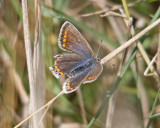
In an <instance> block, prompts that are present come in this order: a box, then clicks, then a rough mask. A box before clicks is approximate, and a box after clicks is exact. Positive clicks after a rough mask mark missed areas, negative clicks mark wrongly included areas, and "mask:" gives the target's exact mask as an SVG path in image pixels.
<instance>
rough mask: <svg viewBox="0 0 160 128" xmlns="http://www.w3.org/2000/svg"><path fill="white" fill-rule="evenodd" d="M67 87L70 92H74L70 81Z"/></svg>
mask: <svg viewBox="0 0 160 128" xmlns="http://www.w3.org/2000/svg"><path fill="white" fill-rule="evenodd" d="M67 87H68V89H69V90H72V89H73V88H72V87H71V82H70V81H68V82H67Z"/></svg>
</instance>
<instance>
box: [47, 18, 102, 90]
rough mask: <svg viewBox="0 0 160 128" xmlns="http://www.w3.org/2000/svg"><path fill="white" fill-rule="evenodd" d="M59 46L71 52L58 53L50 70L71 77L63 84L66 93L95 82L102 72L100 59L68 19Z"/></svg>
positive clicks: (55, 74)
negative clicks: (84, 84)
mask: <svg viewBox="0 0 160 128" xmlns="http://www.w3.org/2000/svg"><path fill="white" fill-rule="evenodd" d="M58 45H59V47H60V48H61V49H62V50H64V51H69V52H71V53H67V54H59V55H56V56H55V57H54V58H55V63H54V65H53V66H52V67H50V70H51V71H52V73H53V75H54V76H55V77H56V78H59V77H61V76H62V75H64V74H66V75H67V76H68V77H69V78H68V79H67V80H66V81H65V82H64V84H63V90H64V92H65V93H71V92H73V91H75V90H76V89H77V88H78V87H79V86H80V84H82V83H89V82H93V81H95V80H96V79H97V77H98V76H99V75H100V74H101V72H102V69H103V66H102V65H101V64H100V59H98V58H94V54H93V51H92V49H91V47H90V46H89V44H88V42H87V41H86V40H85V39H84V37H83V36H82V35H81V34H80V32H79V31H78V30H77V29H76V27H74V26H73V25H72V24H71V23H70V22H68V21H66V22H65V23H64V24H63V25H62V27H61V30H60V35H59V40H58Z"/></svg>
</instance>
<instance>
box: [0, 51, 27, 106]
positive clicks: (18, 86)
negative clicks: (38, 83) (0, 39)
mask: <svg viewBox="0 0 160 128" xmlns="http://www.w3.org/2000/svg"><path fill="white" fill-rule="evenodd" d="M0 58H1V59H2V60H3V62H4V64H5V66H6V67H8V68H9V73H10V74H11V76H12V77H13V80H14V82H15V87H16V90H17V92H18V93H19V97H20V100H21V102H22V103H23V105H25V104H27V103H28V102H29V97H28V95H27V93H26V91H25V89H24V86H23V83H22V81H21V78H20V76H19V75H18V73H17V72H16V70H15V68H14V66H13V63H12V61H11V59H10V57H9V55H8V54H7V53H6V52H5V51H4V50H3V49H1V51H0Z"/></svg>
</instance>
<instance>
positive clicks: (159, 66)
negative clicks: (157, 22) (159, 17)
mask: <svg viewBox="0 0 160 128" xmlns="http://www.w3.org/2000/svg"><path fill="white" fill-rule="evenodd" d="M158 34H159V37H158V38H159V42H158V49H157V72H158V74H159V75H160V26H159V33H158Z"/></svg>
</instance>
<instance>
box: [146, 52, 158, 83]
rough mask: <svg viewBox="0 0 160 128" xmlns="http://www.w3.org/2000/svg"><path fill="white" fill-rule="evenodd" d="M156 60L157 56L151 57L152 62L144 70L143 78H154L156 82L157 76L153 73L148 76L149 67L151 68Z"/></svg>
mask: <svg viewBox="0 0 160 128" xmlns="http://www.w3.org/2000/svg"><path fill="white" fill-rule="evenodd" d="M156 58H157V54H156V55H155V56H154V57H153V59H152V61H151V62H150V64H149V65H148V67H147V68H146V70H145V71H144V76H155V77H156V79H157V80H158V76H157V74H155V73H153V72H152V73H149V74H148V72H149V69H150V67H151V66H152V65H153V63H154V62H155V61H156Z"/></svg>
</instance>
